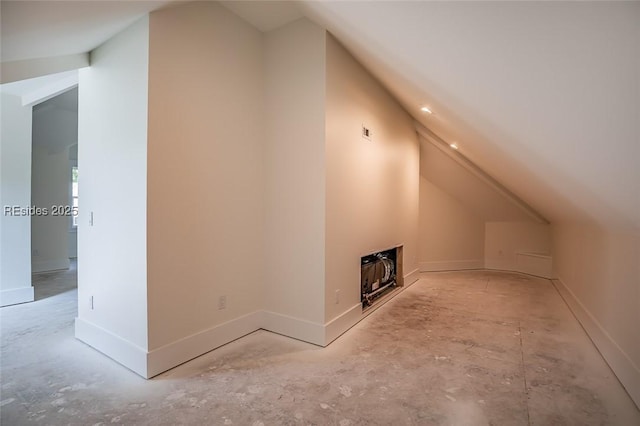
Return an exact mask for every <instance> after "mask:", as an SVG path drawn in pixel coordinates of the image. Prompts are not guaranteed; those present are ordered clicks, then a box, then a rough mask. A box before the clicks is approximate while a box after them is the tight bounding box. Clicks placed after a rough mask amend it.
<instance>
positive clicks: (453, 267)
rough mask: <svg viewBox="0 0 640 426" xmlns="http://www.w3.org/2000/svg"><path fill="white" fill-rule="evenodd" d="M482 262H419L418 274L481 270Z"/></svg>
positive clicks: (476, 260)
mask: <svg viewBox="0 0 640 426" xmlns="http://www.w3.org/2000/svg"><path fill="white" fill-rule="evenodd" d="M482 268H484V261H483V260H482V259H480V260H478V259H475V260H443V261H437V262H421V263H420V272H435V271H459V270H463V269H482Z"/></svg>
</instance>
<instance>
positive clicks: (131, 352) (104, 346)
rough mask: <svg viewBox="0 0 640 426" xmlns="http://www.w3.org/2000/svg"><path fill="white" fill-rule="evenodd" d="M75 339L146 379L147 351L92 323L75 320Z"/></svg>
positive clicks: (79, 319)
mask: <svg viewBox="0 0 640 426" xmlns="http://www.w3.org/2000/svg"><path fill="white" fill-rule="evenodd" d="M75 325H76V339H78V340H81V341H83V342H84V343H86V344H87V345H89V346H91V347H93V348H94V349H97V350H98V351H100V352H102V353H103V354H105V355H106V356H108V357H109V358H111V359H113V360H115V361H117V362H118V363H120V364H122V365H124V366H125V367H127V368H128V369H129V370H131V371H133V372H134V373H136V374H138V375H140V376H142V377H144V378H145V379H148V378H149V376H148V375H147V351H146V350H145V349H143V348H141V347H139V346H136V345H135V344H133V343H131V342H129V341H128V340H125V339H123V338H122V337H120V336H116V335H115V334H113V333H111V332H109V331H107V330H105V329H104V328H101V327H99V326H97V325H95V324H93V323H90V322H88V321H85V320H83V319H81V318H76V324H75Z"/></svg>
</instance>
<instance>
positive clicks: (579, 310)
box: [552, 278, 640, 407]
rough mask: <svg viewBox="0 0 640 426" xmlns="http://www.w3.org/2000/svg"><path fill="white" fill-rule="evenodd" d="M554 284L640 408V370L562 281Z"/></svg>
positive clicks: (559, 280) (558, 280)
mask: <svg viewBox="0 0 640 426" xmlns="http://www.w3.org/2000/svg"><path fill="white" fill-rule="evenodd" d="M552 282H553V283H554V285H555V287H556V288H557V289H558V292H559V293H560V295H561V296H562V298H563V299H564V300H565V302H566V303H567V305H569V308H570V309H571V311H572V312H573V314H574V315H575V317H576V318H577V319H578V321H579V322H580V324H582V327H583V328H584V330H585V331H586V332H587V334H588V335H589V337H590V338H591V341H592V342H593V344H594V345H595V346H596V347H597V348H598V350H599V351H600V353H601V354H602V357H603V358H604V359H605V361H606V362H607V364H609V367H611V369H612V370H613V372H614V373H615V375H616V376H617V377H618V380H619V381H620V383H622V386H624V388H625V389H626V391H627V393H628V394H629V396H630V397H631V399H632V400H633V401H634V402H635V404H636V406H638V407H640V368H638V366H637V365H635V364H634V362H633V361H632V360H631V358H629V356H628V355H627V354H626V353H625V352H624V351H623V350H622V348H620V346H618V344H617V343H616V342H615V340H613V339H612V338H611V336H610V335H609V333H607V331H606V330H605V329H604V328H603V327H602V325H600V323H599V322H598V320H597V319H596V318H595V317H594V316H593V315H592V314H591V312H589V310H588V309H587V308H586V307H585V306H584V305H583V304H582V302H580V300H579V299H578V298H577V297H576V295H575V294H574V293H573V292H572V291H571V289H570V288H569V287H567V285H566V284H565V283H564V282H563V281H562V280H561V279H559V278H558V279H554V280H552Z"/></svg>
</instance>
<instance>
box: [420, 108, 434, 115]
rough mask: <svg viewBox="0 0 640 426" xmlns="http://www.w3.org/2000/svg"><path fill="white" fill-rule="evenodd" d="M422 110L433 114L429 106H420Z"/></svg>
mask: <svg viewBox="0 0 640 426" xmlns="http://www.w3.org/2000/svg"><path fill="white" fill-rule="evenodd" d="M420 111H422V112H426V113H427V114H431V110H430V109H429V108H427V107H422V108H420Z"/></svg>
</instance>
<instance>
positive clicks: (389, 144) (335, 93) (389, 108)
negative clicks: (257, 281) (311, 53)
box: [325, 35, 420, 322]
mask: <svg viewBox="0 0 640 426" xmlns="http://www.w3.org/2000/svg"><path fill="white" fill-rule="evenodd" d="M326 111H327V112H326V114H327V115H326V133H327V140H326V159H327V160H326V161H327V163H326V168H327V188H326V200H327V201H326V203H327V204H326V248H325V256H326V284H325V285H326V290H325V305H326V306H325V322H329V321H331V320H332V319H334V318H335V317H337V316H338V315H340V314H342V313H343V312H345V311H346V310H348V309H349V308H352V307H354V305H357V304H358V303H359V302H360V258H361V256H363V255H365V254H368V253H371V252H375V251H379V250H383V249H387V248H391V247H395V246H397V245H404V271H405V274H407V273H410V272H412V271H414V270H416V269H417V268H418V265H417V251H418V244H417V236H418V196H419V173H420V172H419V161H420V152H419V145H418V139H417V136H416V132H415V128H414V126H413V121H412V119H411V117H410V116H409V115H408V114H407V113H406V112H405V111H404V109H403V108H402V107H401V106H400V105H399V104H398V103H397V101H396V100H395V99H394V98H393V97H392V96H391V95H390V94H389V93H388V92H387V91H386V90H385V89H384V88H383V87H382V86H381V85H380V83H378V81H377V80H375V79H374V78H373V77H372V76H371V75H370V74H369V72H368V71H366V70H365V69H364V68H363V67H362V66H361V65H360V64H359V63H358V62H357V61H356V60H355V59H354V58H353V57H352V56H351V54H349V53H348V52H347V51H346V50H345V49H344V48H343V47H342V46H341V45H340V44H339V43H338V42H337V41H336V40H335V39H334V38H333V37H332V36H331V35H327V109H326ZM363 125H366V126H367V127H368V128H370V129H371V131H372V133H373V137H372V140H366V139H364V138H362V136H361V132H362V126H363ZM336 291H340V296H339V303H336V295H335V294H336Z"/></svg>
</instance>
